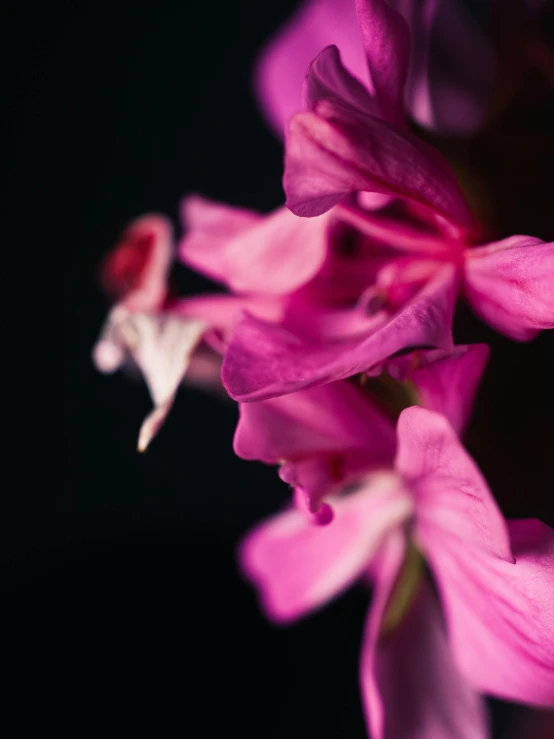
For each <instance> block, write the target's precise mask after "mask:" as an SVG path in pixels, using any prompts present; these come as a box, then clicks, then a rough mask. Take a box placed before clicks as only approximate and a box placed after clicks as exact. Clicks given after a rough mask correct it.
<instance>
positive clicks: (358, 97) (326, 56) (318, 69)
mask: <svg viewBox="0 0 554 739" xmlns="http://www.w3.org/2000/svg"><path fill="white" fill-rule="evenodd" d="M303 95H304V102H305V106H306V108H307V109H308V110H313V109H314V108H315V107H316V104H317V103H318V102H319V101H320V100H324V99H335V101H336V102H338V103H340V102H345V103H347V104H348V105H351V106H352V107H353V108H355V109H357V110H359V111H360V112H362V113H369V114H373V115H379V109H378V108H377V107H376V106H375V101H374V99H373V98H372V97H371V96H370V94H369V92H368V91H367V89H366V88H365V87H364V86H363V85H362V84H361V83H360V82H359V81H358V80H357V79H356V78H355V77H353V76H352V75H351V74H350V72H348V70H347V69H346V68H345V67H344V65H343V64H342V61H341V56H340V52H339V50H338V49H337V47H336V46H327V47H326V48H325V49H323V51H321V52H320V53H319V54H318V55H317V56H316V57H315V59H314V60H313V62H312V63H311V64H310V68H309V70H308V74H307V75H306V79H305V81H304V91H303Z"/></svg>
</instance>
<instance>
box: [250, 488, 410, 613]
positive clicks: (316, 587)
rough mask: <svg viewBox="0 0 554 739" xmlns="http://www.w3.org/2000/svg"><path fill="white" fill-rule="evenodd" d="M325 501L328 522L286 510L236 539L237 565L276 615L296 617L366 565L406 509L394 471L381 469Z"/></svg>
mask: <svg viewBox="0 0 554 739" xmlns="http://www.w3.org/2000/svg"><path fill="white" fill-rule="evenodd" d="M329 502H332V504H333V507H334V509H335V518H334V520H333V522H332V524H331V525H330V526H326V527H319V526H314V525H313V524H311V523H309V522H308V521H307V520H306V518H305V516H303V515H302V513H301V512H300V511H297V510H290V511H287V512H286V513H282V514H280V515H278V516H275V517H274V518H273V519H270V520H269V521H267V522H265V523H263V524H261V525H260V526H259V527H258V528H257V529H254V531H252V532H251V533H250V534H249V535H248V536H247V537H246V539H245V540H244V541H243V543H242V547H241V551H240V559H241V564H242V567H243V570H244V572H245V574H246V575H247V576H248V577H249V579H250V580H252V581H253V582H254V584H255V585H256V586H257V588H258V590H259V591H260V596H261V601H262V604H263V607H264V610H265V611H266V613H267V614H268V615H269V616H270V617H271V618H272V619H274V620H276V621H291V620H294V619H296V618H299V617H300V616H302V615H304V614H305V613H306V612H309V611H312V610H314V609H316V608H319V607H320V606H322V605H323V604H324V603H326V602H327V601H329V600H330V599H332V598H334V597H335V596H336V595H338V594H339V593H340V592H341V591H342V590H344V589H345V588H347V587H348V586H349V585H350V584H351V583H352V582H354V580H356V579H357V578H358V577H360V576H361V575H362V573H363V572H364V571H365V570H366V568H367V567H368V565H369V562H370V561H371V558H372V557H373V556H374V553H375V551H376V550H377V548H378V547H379V545H380V543H381V542H382V540H383V537H385V536H386V535H387V533H388V532H390V531H392V530H394V529H395V528H396V527H398V526H399V525H401V523H402V522H403V521H404V520H405V519H406V517H407V516H409V515H410V511H411V501H410V499H409V497H408V496H406V495H405V493H404V492H403V491H402V489H401V488H399V487H398V481H397V479H396V477H395V476H394V475H386V474H382V475H379V476H374V477H373V478H368V480H367V482H366V484H365V485H364V487H363V488H362V490H360V492H357V493H354V494H352V495H349V496H345V497H342V498H337V499H330V501H329Z"/></svg>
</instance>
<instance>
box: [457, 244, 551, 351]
mask: <svg viewBox="0 0 554 739" xmlns="http://www.w3.org/2000/svg"><path fill="white" fill-rule="evenodd" d="M465 280H466V285H465V295H466V298H467V300H468V301H469V303H470V305H471V306H472V308H473V309H474V310H475V312H476V313H477V314H478V315H479V316H481V318H483V319H484V320H485V321H487V323H490V324H491V325H492V326H493V327H494V328H495V329H497V330H498V331H500V332H501V333H503V334H506V335H507V336H509V337H510V338H512V339H516V340H518V341H529V340H530V339H532V338H533V337H534V336H536V334H537V333H538V332H539V331H540V330H542V329H546V328H554V242H551V243H549V244H547V243H545V242H544V241H541V240H540V239H535V238H533V237H531V236H512V237H510V238H509V239H504V240H503V241H498V242H496V243H494V244H489V245H487V246H483V247H480V248H477V249H467V250H466V269H465Z"/></svg>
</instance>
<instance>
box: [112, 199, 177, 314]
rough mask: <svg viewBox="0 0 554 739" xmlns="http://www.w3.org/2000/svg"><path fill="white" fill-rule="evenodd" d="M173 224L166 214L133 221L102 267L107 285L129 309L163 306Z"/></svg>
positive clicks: (151, 215)
mask: <svg viewBox="0 0 554 739" xmlns="http://www.w3.org/2000/svg"><path fill="white" fill-rule="evenodd" d="M172 232H173V229H172V226H171V223H170V221H169V220H168V219H167V218H165V217H164V216H160V215H157V214H147V215H144V216H141V217H140V218H137V219H136V220H134V221H133V222H132V223H131V224H130V225H129V226H128V227H127V228H126V230H125V232H124V233H123V235H122V237H121V239H120V241H119V243H118V244H117V245H116V247H115V248H114V249H113V250H112V252H111V253H110V254H108V256H107V258H106V260H105V261H104V264H103V266H102V283H103V285H104V288H105V289H106V290H107V291H108V292H109V293H111V294H112V295H113V296H114V297H115V298H117V299H118V301H119V303H120V304H124V305H125V307H126V308H128V309H129V310H133V311H134V310H136V311H150V310H157V309H159V308H160V307H161V305H162V303H163V301H164V300H165V297H166V294H167V277H168V274H169V268H170V265H171V261H172V258H173V242H172Z"/></svg>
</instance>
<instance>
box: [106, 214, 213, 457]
mask: <svg viewBox="0 0 554 739" xmlns="http://www.w3.org/2000/svg"><path fill="white" fill-rule="evenodd" d="M172 258H173V243H172V228H171V224H170V223H169V221H168V220H167V219H166V218H164V217H163V216H159V215H145V216H142V217H141V218H138V219H137V220H135V221H133V222H132V223H131V224H130V225H129V226H128V228H127V229H126V230H125V232H124V234H123V235H122V238H121V240H120V242H119V243H118V244H117V245H116V247H115V248H114V250H113V251H112V253H110V255H109V256H108V258H107V259H106V260H105V263H104V265H103V270H102V282H103V285H104V287H105V289H106V290H107V292H109V293H110V294H111V295H112V296H113V298H114V299H115V301H116V303H115V306H114V307H113V308H112V309H111V311H110V313H109V315H108V318H107V321H106V323H105V325H104V328H103V329H102V333H101V336H100V339H99V340H98V342H97V344H96V346H95V347H94V352H93V358H94V362H95V364H96V367H97V368H98V369H99V370H100V371H101V372H106V373H108V372H115V370H117V369H119V368H120V367H121V366H122V365H123V364H124V363H125V361H126V360H127V359H130V360H132V361H133V362H134V364H135V365H136V366H137V367H138V368H139V369H140V371H141V373H142V375H143V376H144V379H145V381H146V384H147V385H148V390H149V392H150V395H151V397H152V402H153V403H154V408H153V410H152V411H151V413H149V414H148V416H147V417H146V418H145V419H144V422H143V424H142V426H141V429H140V433H139V439H138V448H139V450H140V451H144V450H145V449H146V448H147V446H148V444H149V443H150V441H151V440H152V438H153V437H154V436H155V435H156V433H157V432H158V430H159V428H160V426H161V425H162V423H163V421H164V420H165V418H166V416H167V414H168V412H169V410H170V408H171V406H172V404H173V400H174V398H175V393H176V391H177V388H178V386H179V384H180V382H181V380H182V379H183V377H184V375H185V373H186V371H187V369H188V366H189V364H190V359H191V355H192V353H193V351H194V350H195V348H196V347H197V346H198V344H199V343H200V341H201V339H202V336H203V334H204V332H205V330H206V326H205V324H204V323H203V322H202V321H199V320H195V319H189V318H184V317H181V316H179V315H176V314H175V313H173V312H172V311H171V310H168V308H167V301H168V289H167V279H168V273H169V269H170V266H171V261H172Z"/></svg>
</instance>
